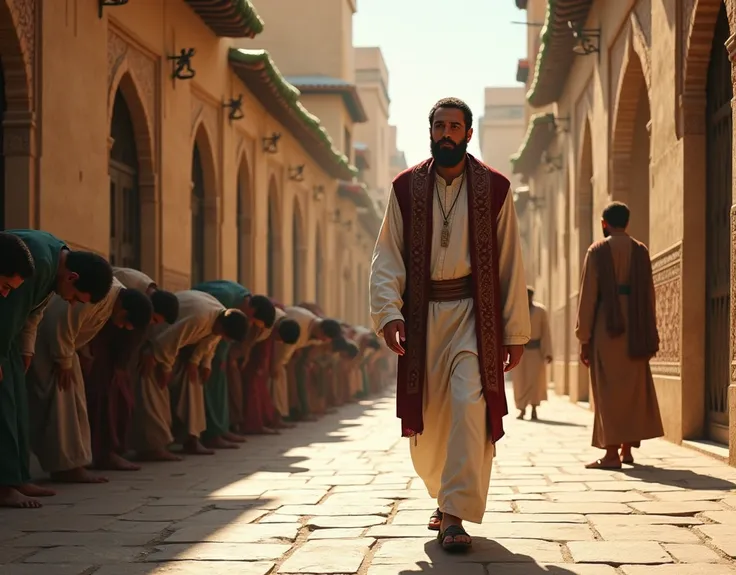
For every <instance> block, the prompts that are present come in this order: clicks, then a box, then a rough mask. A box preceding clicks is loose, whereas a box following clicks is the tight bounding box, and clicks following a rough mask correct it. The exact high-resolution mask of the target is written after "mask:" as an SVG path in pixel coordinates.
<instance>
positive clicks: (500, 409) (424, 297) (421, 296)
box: [393, 154, 509, 442]
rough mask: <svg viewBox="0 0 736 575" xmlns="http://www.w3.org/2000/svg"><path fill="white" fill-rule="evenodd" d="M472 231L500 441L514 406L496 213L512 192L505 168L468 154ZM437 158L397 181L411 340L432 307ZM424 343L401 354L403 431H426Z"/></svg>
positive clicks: (493, 422) (483, 358)
mask: <svg viewBox="0 0 736 575" xmlns="http://www.w3.org/2000/svg"><path fill="white" fill-rule="evenodd" d="M466 158H467V161H466V177H467V183H468V185H467V189H468V231H469V237H470V260H471V266H472V270H473V292H474V295H473V300H474V306H475V323H476V334H477V340H478V362H479V364H480V372H481V380H482V384H483V395H484V397H485V400H486V405H487V409H488V426H489V434H490V437H491V438H492V440H493V441H494V442H495V441H498V440H499V439H500V438H501V437H502V436H503V434H504V431H503V416H504V415H506V414H507V413H508V408H507V405H506V393H505V389H504V372H503V358H502V353H501V351H502V347H503V318H502V314H501V311H502V307H501V287H500V281H499V268H498V237H497V235H496V226H497V219H498V214H499V212H500V211H501V208H502V207H503V204H504V202H505V200H506V196H507V195H508V191H509V181H508V180H507V179H506V178H505V177H504V176H503V175H501V174H500V173H499V172H497V171H495V170H493V169H492V168H489V167H488V166H486V165H485V164H483V163H482V162H480V161H478V160H476V159H475V158H474V157H473V156H471V155H470V154H467V156H466ZM434 182H435V172H434V160H431V159H430V160H425V161H424V162H422V163H421V164H418V165H416V166H414V167H413V168H409V169H408V170H405V171H404V172H402V173H401V174H399V175H398V176H396V178H395V179H394V182H393V187H394V191H395V194H396V199H397V201H398V204H399V207H400V210H401V217H402V221H403V227H404V246H405V247H406V249H405V254H406V255H405V256H404V257H405V262H404V263H405V265H406V272H407V274H406V276H407V278H406V291H405V292H404V294H403V300H404V307H403V308H402V310H401V312H402V315H403V316H404V318H405V319H406V334H407V341H408V342H412V341H419V342H424V341H426V333H427V315H428V312H429V287H430V282H429V278H430V261H431V260H430V258H431V251H432V232H433V220H432V211H433V206H434ZM426 354H427V349H426V345H425V344H423V343H422V344H420V345H416V346H415V345H411V344H409V345H407V347H406V354H405V355H403V356H401V357H399V370H398V382H397V410H396V411H397V415H398V417H399V418H400V419H401V426H402V435H403V436H405V437H411V436H414V435H416V434H420V433H422V431H423V430H424V421H423V415H422V408H423V395H424V378H425V370H426Z"/></svg>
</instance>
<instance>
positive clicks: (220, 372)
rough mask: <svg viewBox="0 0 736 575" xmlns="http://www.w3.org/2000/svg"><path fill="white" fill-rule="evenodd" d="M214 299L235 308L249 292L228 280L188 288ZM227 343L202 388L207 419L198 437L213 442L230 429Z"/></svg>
mask: <svg viewBox="0 0 736 575" xmlns="http://www.w3.org/2000/svg"><path fill="white" fill-rule="evenodd" d="M192 289H193V290H197V291H201V292H204V293H207V294H210V295H211V296H213V297H215V298H216V299H217V301H219V302H220V303H221V304H222V305H224V306H225V307H226V308H228V309H233V308H236V309H237V308H239V307H240V304H242V303H243V300H244V299H245V298H246V297H248V296H249V295H250V291H248V289H247V288H245V287H243V286H242V285H240V284H239V283H236V282H231V281H228V280H215V281H210V282H202V283H200V284H197V285H196V286H194V287H193V288H192ZM229 352H230V343H229V342H227V341H220V343H219V344H218V345H217V349H216V350H215V356H214V358H213V359H212V375H211V376H210V379H209V381H207V382H206V383H205V386H204V409H205V415H206V417H207V429H206V430H205V432H204V433H203V434H202V438H203V439H205V440H207V439H214V438H216V437H220V436H222V435H223V434H225V433H227V432H228V431H229V430H230V414H229V405H228V380H227V358H228V354H229Z"/></svg>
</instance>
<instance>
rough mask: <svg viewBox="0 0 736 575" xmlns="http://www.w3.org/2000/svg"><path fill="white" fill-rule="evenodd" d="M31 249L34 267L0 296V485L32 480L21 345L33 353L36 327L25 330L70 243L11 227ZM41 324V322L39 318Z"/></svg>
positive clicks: (47, 293)
mask: <svg viewBox="0 0 736 575" xmlns="http://www.w3.org/2000/svg"><path fill="white" fill-rule="evenodd" d="M8 231H9V232H10V233H12V234H15V235H17V236H19V237H20V238H21V239H22V240H23V241H24V242H25V243H26V245H27V246H28V248H29V249H30V250H31V254H32V255H33V259H34V263H35V265H36V271H35V273H34V275H33V277H32V278H30V279H27V280H26V281H25V282H23V285H21V286H20V287H19V288H18V289H17V290H13V291H12V292H10V294H9V295H8V297H7V298H0V367H2V370H3V380H2V381H0V485H10V486H15V485H21V484H23V483H28V482H29V481H30V480H31V476H30V470H29V458H30V446H29V438H28V396H27V395H26V374H25V370H24V368H23V359H22V353H21V351H25V352H26V353H30V352H32V350H33V345H34V344H35V328H34V330H33V332H32V333H31V334H29V333H28V332H26V333H23V331H24V327H25V326H26V321H27V320H28V318H29V316H31V315H32V314H33V312H34V311H35V312H36V314H42V313H43V308H44V307H45V305H46V303H47V302H48V299H49V297H50V296H51V294H52V293H53V290H54V288H55V286H56V274H57V271H58V267H59V254H60V253H61V250H62V248H65V247H66V245H65V244H64V242H62V241H61V240H60V239H58V238H56V237H54V236H52V235H51V234H49V233H46V232H41V231H36V230H8ZM36 325H37V324H36Z"/></svg>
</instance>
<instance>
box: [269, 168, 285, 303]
mask: <svg viewBox="0 0 736 575" xmlns="http://www.w3.org/2000/svg"><path fill="white" fill-rule="evenodd" d="M268 188H269V190H268V232H267V238H266V251H267V254H266V258H267V266H268V269H267V287H268V295H270V296H271V297H276V298H282V297H283V294H282V293H281V270H280V266H281V227H280V226H281V217H280V213H279V207H278V188H277V187H276V180H275V179H274V178H271V183H270V184H269V186H268Z"/></svg>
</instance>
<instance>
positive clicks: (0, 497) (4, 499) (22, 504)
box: [0, 485, 42, 509]
mask: <svg viewBox="0 0 736 575" xmlns="http://www.w3.org/2000/svg"><path fill="white" fill-rule="evenodd" d="M0 507H13V508H16V509H38V508H39V507H42V505H41V502H40V501H39V500H38V499H33V498H32V497H27V496H26V495H23V494H22V493H21V492H20V491H18V490H17V489H15V488H14V487H9V486H7V485H2V486H0Z"/></svg>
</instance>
